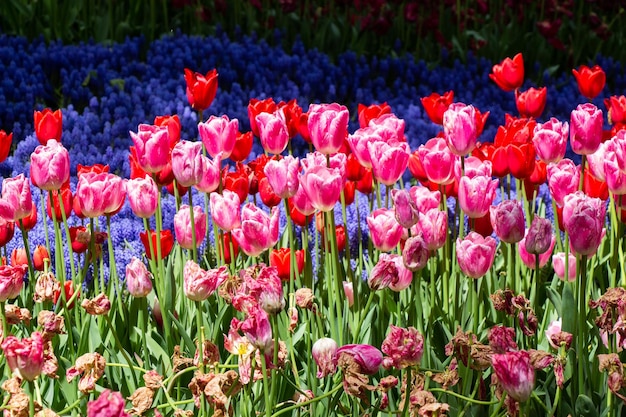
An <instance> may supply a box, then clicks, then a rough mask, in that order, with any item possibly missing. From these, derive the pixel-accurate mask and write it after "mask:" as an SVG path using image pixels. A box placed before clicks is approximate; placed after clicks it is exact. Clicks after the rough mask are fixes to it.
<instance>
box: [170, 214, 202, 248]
mask: <svg viewBox="0 0 626 417" xmlns="http://www.w3.org/2000/svg"><path fill="white" fill-rule="evenodd" d="M191 225H192V222H191V212H190V209H189V206H188V205H187V204H183V205H182V206H180V209H179V210H178V212H177V213H176V214H175V215H174V232H175V233H176V241H177V242H178V244H179V245H180V246H181V247H182V248H184V249H195V248H197V247H198V246H200V244H201V243H202V241H203V240H204V237H205V235H206V214H204V212H203V211H202V208H201V207H200V206H193V225H194V230H195V236H196V242H195V243H196V246H195V247H194V241H193V236H194V234H193V232H192V227H191Z"/></svg>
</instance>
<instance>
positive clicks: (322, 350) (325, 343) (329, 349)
mask: <svg viewBox="0 0 626 417" xmlns="http://www.w3.org/2000/svg"><path fill="white" fill-rule="evenodd" d="M338 348H339V347H338V346H337V342H335V341H334V340H333V339H331V338H329V337H323V338H321V339H318V340H317V341H316V342H315V343H313V348H312V349H311V354H312V355H313V360H314V361H315V363H316V364H317V377H318V378H324V377H325V376H328V375H333V374H334V373H335V372H336V371H337V364H336V363H335V361H334V357H335V354H336V353H337V349H338Z"/></svg>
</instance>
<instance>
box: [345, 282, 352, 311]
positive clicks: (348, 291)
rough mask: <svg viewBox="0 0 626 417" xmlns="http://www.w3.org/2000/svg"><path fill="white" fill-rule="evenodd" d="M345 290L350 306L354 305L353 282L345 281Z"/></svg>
mask: <svg viewBox="0 0 626 417" xmlns="http://www.w3.org/2000/svg"><path fill="white" fill-rule="evenodd" d="M343 292H344V293H345V295H346V300H348V307H352V305H353V304H354V286H353V285H352V283H351V282H348V281H344V282H343Z"/></svg>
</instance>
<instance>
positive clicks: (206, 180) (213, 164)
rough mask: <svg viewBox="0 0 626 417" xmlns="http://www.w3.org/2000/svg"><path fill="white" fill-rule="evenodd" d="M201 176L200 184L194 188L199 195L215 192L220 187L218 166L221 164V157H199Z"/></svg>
mask: <svg viewBox="0 0 626 417" xmlns="http://www.w3.org/2000/svg"><path fill="white" fill-rule="evenodd" d="M200 160H201V166H202V174H201V178H200V182H198V183H197V184H196V185H195V187H196V189H197V190H198V191H200V192H201V193H212V192H213V191H215V190H217V189H218V187H219V185H220V164H221V162H222V160H221V155H217V156H216V157H215V158H214V159H212V160H211V159H210V158H207V157H206V156H204V155H200Z"/></svg>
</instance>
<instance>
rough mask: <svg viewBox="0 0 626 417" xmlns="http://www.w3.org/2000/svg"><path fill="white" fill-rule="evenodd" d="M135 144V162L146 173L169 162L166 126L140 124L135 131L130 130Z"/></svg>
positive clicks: (159, 169)
mask: <svg viewBox="0 0 626 417" xmlns="http://www.w3.org/2000/svg"><path fill="white" fill-rule="evenodd" d="M130 137H131V139H132V140H133V143H134V145H135V148H134V149H135V154H136V155H135V156H136V158H137V163H138V164H139V166H140V167H141V169H143V170H144V171H145V172H147V173H150V174H152V173H157V172H159V171H161V170H162V169H163V168H165V167H166V166H167V165H168V163H169V162H170V153H171V148H170V141H169V133H168V130H167V127H161V126H153V125H146V124H140V125H139V126H138V128H137V133H135V132H130Z"/></svg>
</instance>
